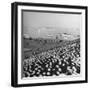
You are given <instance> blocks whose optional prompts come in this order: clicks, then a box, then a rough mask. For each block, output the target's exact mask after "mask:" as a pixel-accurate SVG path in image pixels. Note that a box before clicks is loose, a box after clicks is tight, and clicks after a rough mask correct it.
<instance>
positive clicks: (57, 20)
mask: <svg viewBox="0 0 90 90" xmlns="http://www.w3.org/2000/svg"><path fill="white" fill-rule="evenodd" d="M22 16H23V17H22V19H23V20H22V21H23V22H22V23H23V25H22V30H23V31H22V32H23V34H22V35H23V36H22V41H23V42H22V46H23V47H22V50H23V59H22V62H23V65H22V78H23V77H26V78H27V77H43V76H46V77H49V76H62V75H65V76H68V75H70V76H72V75H79V74H80V73H81V70H80V69H81V57H80V26H81V13H78V14H71V13H63V12H61V13H47V12H46V13H45V12H35V11H33V12H32V11H23V12H22Z"/></svg>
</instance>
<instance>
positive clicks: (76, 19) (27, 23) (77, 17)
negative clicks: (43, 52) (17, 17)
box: [23, 11, 81, 37]
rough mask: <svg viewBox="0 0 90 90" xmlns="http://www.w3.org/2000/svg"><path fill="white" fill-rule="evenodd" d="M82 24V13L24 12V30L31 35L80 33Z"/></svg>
mask: <svg viewBox="0 0 90 90" xmlns="http://www.w3.org/2000/svg"><path fill="white" fill-rule="evenodd" d="M80 26H81V14H64V13H62V14H61V13H45V12H30V11H24V12H23V32H24V34H28V35H29V36H31V37H39V36H41V37H43V36H45V34H54V33H55V34H56V33H72V34H77V35H79V33H80Z"/></svg>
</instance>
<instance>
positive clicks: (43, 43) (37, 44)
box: [23, 38, 74, 58]
mask: <svg viewBox="0 0 90 90" xmlns="http://www.w3.org/2000/svg"><path fill="white" fill-rule="evenodd" d="M73 42H74V40H73V41H67V40H54V41H53V39H52V40H48V39H26V38H24V39H23V45H24V46H23V47H24V49H23V51H24V58H28V57H30V55H34V54H38V53H41V52H44V51H47V50H50V49H53V48H56V47H62V46H64V45H68V44H70V43H73Z"/></svg>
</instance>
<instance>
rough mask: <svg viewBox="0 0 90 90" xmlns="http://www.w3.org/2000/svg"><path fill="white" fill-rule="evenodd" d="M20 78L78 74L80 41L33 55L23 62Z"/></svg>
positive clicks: (70, 42)
mask: <svg viewBox="0 0 90 90" xmlns="http://www.w3.org/2000/svg"><path fill="white" fill-rule="evenodd" d="M22 68H23V72H22V73H23V74H22V77H41V76H42V77H43V76H53V75H54V76H60V75H62V74H64V75H78V74H80V40H79V39H77V40H74V41H69V43H68V44H64V45H62V46H58V47H54V48H51V49H49V50H46V51H42V52H40V53H33V54H32V55H30V56H29V57H26V58H24V60H23V65H22Z"/></svg>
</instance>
